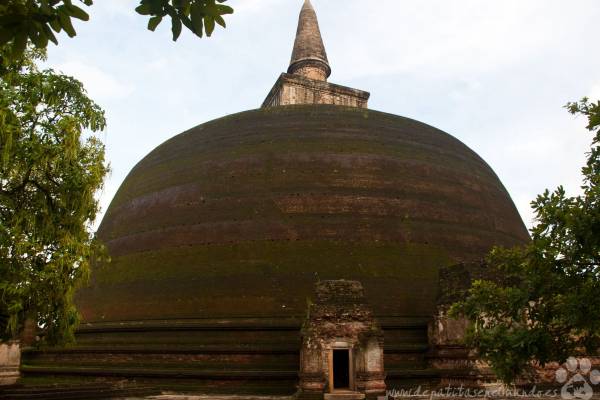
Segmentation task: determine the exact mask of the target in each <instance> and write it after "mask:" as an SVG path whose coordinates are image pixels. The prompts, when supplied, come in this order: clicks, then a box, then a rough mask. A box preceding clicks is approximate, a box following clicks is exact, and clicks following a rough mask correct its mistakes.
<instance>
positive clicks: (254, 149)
mask: <svg viewBox="0 0 600 400" xmlns="http://www.w3.org/2000/svg"><path fill="white" fill-rule="evenodd" d="M98 235H99V237H100V238H101V239H102V240H104V241H105V243H106V245H107V246H108V249H109V252H110V254H111V256H112V263H111V264H110V265H106V266H102V267H99V268H96V269H95V271H94V273H93V279H92V284H91V287H89V288H86V289H84V290H82V291H81V292H80V293H79V296H78V302H79V304H80V310H81V311H82V313H83V317H84V320H85V321H88V322H94V321H124V320H128V321H136V320H150V319H152V320H156V319H160V320H163V319H180V318H229V317H280V316H281V317H284V316H293V317H298V316H301V315H303V314H304V313H305V310H306V303H307V297H308V296H310V294H311V293H312V290H313V287H314V283H315V281H316V280H318V279H342V278H346V279H353V280H358V281H361V282H362V283H363V285H364V287H365V290H366V293H367V296H368V299H369V302H370V303H371V305H372V307H373V309H374V311H375V313H376V314H377V315H379V316H429V315H432V313H433V306H434V303H435V296H436V290H437V270H438V268H439V267H441V266H445V265H449V264H453V263H456V262H458V261H461V260H472V259H476V258H480V257H482V256H483V255H484V254H485V253H486V252H487V251H488V250H489V249H490V248H491V247H492V246H493V245H514V244H518V243H522V242H524V241H526V240H528V235H527V231H526V229H525V227H524V225H523V222H522V221H521V218H520V217H519V214H518V212H517V210H516V208H515V206H514V204H513V202H512V201H511V199H510V196H509V195H508V193H507V191H506V190H505V188H504V187H503V185H502V183H501V182H500V181H499V179H498V177H497V176H496V175H495V174H494V172H493V171H492V169H491V168H490V167H489V166H488V165H487V164H486V163H485V162H484V161H483V160H482V159H481V158H480V157H479V156H477V154H475V153H474V152H473V151H471V150H470V149H469V148H467V147H466V146H465V145H464V144H462V143H461V142H460V141H458V140H457V139H455V138H454V137H452V136H450V135H448V134H446V133H444V132H442V131H440V130H438V129H435V128H433V127H431V126H428V125H425V124H423V123H420V122H417V121H414V120H411V119H407V118H402V117H398V116H394V115H390V114H385V113H381V112H376V111H372V110H365V109H357V108H345V107H337V106H325V105H317V106H293V107H276V108H270V109H260V110H255V111H248V112H243V113H240V114H235V115H231V116H228V117H225V118H221V119H218V120H215V121H212V122H208V123H206V124H203V125H200V126H197V127H196V128H193V129H191V130H189V131H187V132H184V133H182V134H180V135H178V136H176V137H174V138H172V139H171V140H169V141H167V142H166V143H164V144H162V145H161V146H159V147H158V148H157V149H155V150H154V151H153V152H152V153H150V154H149V155H148V156H147V157H146V158H144V159H143V160H142V161H141V162H140V163H139V164H138V165H137V166H136V167H135V168H134V169H133V170H132V171H131V173H130V174H129V176H128V177H127V179H126V180H125V182H124V183H123V185H122V186H121V188H120V189H119V191H118V193H117V195H116V196H115V198H114V200H113V202H112V204H111V205H110V207H109V209H108V211H107V213H106V216H105V217H104V220H103V222H102V225H101V227H100V229H99V232H98Z"/></svg>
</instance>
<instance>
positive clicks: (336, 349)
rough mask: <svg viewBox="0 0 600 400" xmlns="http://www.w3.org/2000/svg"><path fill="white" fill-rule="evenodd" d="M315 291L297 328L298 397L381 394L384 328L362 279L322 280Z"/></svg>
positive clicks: (347, 398)
mask: <svg viewBox="0 0 600 400" xmlns="http://www.w3.org/2000/svg"><path fill="white" fill-rule="evenodd" d="M315 293H316V301H315V302H314V303H312V302H311V303H310V304H309V309H308V312H307V314H308V315H307V319H306V320H305V322H304V324H303V326H302V331H301V333H302V348H301V351H300V373H299V377H300V383H299V390H300V391H299V394H298V399H299V400H304V399H311V400H313V399H319V398H320V399H323V398H325V399H326V400H333V399H345V400H349V399H365V398H367V399H368V400H371V399H377V397H378V396H383V395H385V390H386V386H385V371H384V365H383V331H382V330H381V328H380V327H379V325H378V324H377V321H376V320H375V318H374V316H373V313H372V312H371V310H370V309H369V307H368V305H367V302H366V299H365V296H364V292H363V287H362V285H361V284H360V282H357V281H346V280H337V281H320V282H318V283H317V285H316V290H315ZM340 396H341V397H340Z"/></svg>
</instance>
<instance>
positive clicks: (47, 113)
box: [0, 47, 108, 344]
mask: <svg viewBox="0 0 600 400" xmlns="http://www.w3.org/2000/svg"><path fill="white" fill-rule="evenodd" d="M7 51H9V50H8V49H7V48H6V47H4V48H0V54H3V53H5V52H7ZM43 56H44V54H43V53H41V52H40V51H35V50H28V51H27V52H26V53H25V56H24V58H23V59H22V60H21V61H19V62H13V63H11V64H6V63H5V64H4V65H2V66H1V67H0V69H1V70H0V76H1V78H2V79H1V80H0V336H1V337H2V338H3V339H7V338H14V337H16V336H17V335H18V333H19V331H20V330H21V329H22V326H23V323H24V321H25V319H27V318H32V319H33V320H34V321H35V322H37V323H38V325H39V326H40V327H42V328H43V329H44V330H45V338H46V339H47V341H48V342H49V343H51V344H60V343H64V342H67V341H69V340H71V339H72V335H73V330H74V327H75V326H76V324H77V322H78V314H77V311H76V309H75V307H74V304H73V294H74V291H75V289H76V288H77V286H78V285H79V284H80V283H81V282H83V281H84V280H85V278H86V277H87V276H88V271H89V260H90V258H91V256H92V255H93V254H94V253H97V254H102V253H99V251H101V248H100V246H99V244H98V243H96V242H95V241H94V239H93V236H92V234H91V229H90V228H91V226H90V224H91V222H92V221H93V220H94V219H95V217H96V213H97V211H98V202H97V200H96V199H95V195H96V193H97V192H98V190H100V189H101V187H102V183H103V180H104V177H105V175H106V174H107V170H108V167H107V165H106V163H105V161H104V145H103V144H102V142H101V141H100V140H99V138H98V137H97V135H96V134H95V133H96V132H99V131H101V130H102V129H104V127H105V118H104V112H103V111H102V110H101V109H100V108H99V107H98V106H97V105H96V104H95V103H94V102H93V101H92V100H90V99H89V98H88V97H87V95H86V92H85V90H84V89H83V86H82V84H81V83H80V82H78V81H77V80H75V79H73V78H70V77H68V76H64V75H60V74H57V73H55V72H54V71H52V70H44V71H40V70H38V68H37V67H36V65H35V61H36V60H38V59H41V58H43Z"/></svg>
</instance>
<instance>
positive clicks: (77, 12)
mask: <svg viewBox="0 0 600 400" xmlns="http://www.w3.org/2000/svg"><path fill="white" fill-rule="evenodd" d="M67 9H68V10H69V13H70V14H71V16H72V17H73V18H77V19H80V20H82V21H88V20H89V19H90V16H89V15H88V13H86V12H85V11H83V10H82V9H81V8H79V7H77V6H74V5H70V6H68V7H67Z"/></svg>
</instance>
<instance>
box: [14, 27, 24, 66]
mask: <svg viewBox="0 0 600 400" xmlns="http://www.w3.org/2000/svg"><path fill="white" fill-rule="evenodd" d="M26 47H27V34H26V33H25V32H19V33H18V34H17V36H15V39H14V41H13V46H12V57H13V58H14V59H20V58H21V57H22V56H23V53H24V52H25V48H26Z"/></svg>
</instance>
